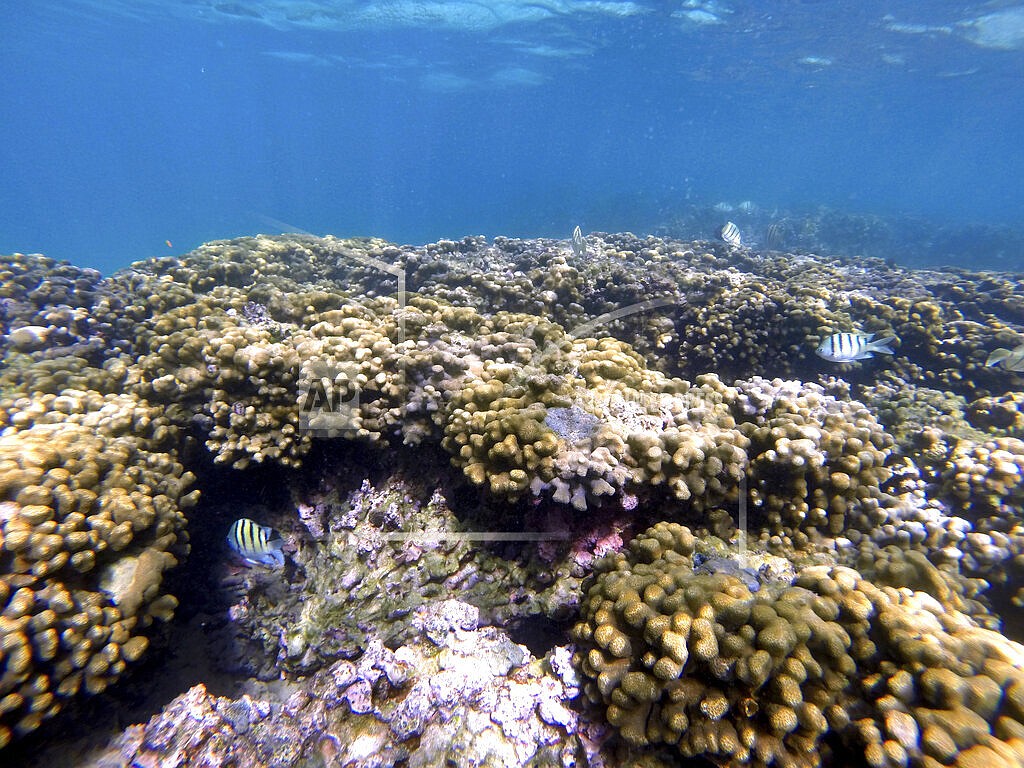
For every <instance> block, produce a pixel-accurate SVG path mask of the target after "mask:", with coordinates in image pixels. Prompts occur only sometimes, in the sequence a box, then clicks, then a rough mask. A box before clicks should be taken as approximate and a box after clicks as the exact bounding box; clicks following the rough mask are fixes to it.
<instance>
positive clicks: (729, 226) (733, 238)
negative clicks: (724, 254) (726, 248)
mask: <svg viewBox="0 0 1024 768" xmlns="http://www.w3.org/2000/svg"><path fill="white" fill-rule="evenodd" d="M718 236H719V237H720V238H722V240H724V241H725V242H726V243H728V244H729V245H742V242H741V238H740V228H739V227H737V226H736V225H735V224H733V223H732V222H731V221H727V222H725V226H724V227H722V229H721V231H720V232H719V233H718Z"/></svg>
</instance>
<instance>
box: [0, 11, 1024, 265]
mask: <svg viewBox="0 0 1024 768" xmlns="http://www.w3.org/2000/svg"><path fill="white" fill-rule="evenodd" d="M0 32H2V37H0V39H2V40H3V45H2V46H0V82H2V83H3V87H2V89H0V108H2V111H0V114H2V115H3V119H2V120H0V169H2V185H0V252H10V251H40V252H43V253H46V254H48V255H50V256H54V257H57V258H65V259H69V260H72V261H74V262H75V263H78V264H82V265H88V266H95V267H99V268H100V269H102V270H104V271H110V270H112V269H115V268H117V267H120V266H123V265H125V264H127V263H128V262H130V261H132V260H135V259H138V258H143V257H146V256H151V255H160V254H168V253H181V252H183V251H186V250H188V249H190V248H192V247H194V246H196V245H197V244H199V243H201V242H203V241H205V240H209V239H215V238H223V237H232V236H236V235H241V234H250V233H253V232H258V231H263V232H279V231H282V230H284V229H290V230H294V229H303V230H308V231H312V232H315V233H318V234H322V233H328V232H331V233H336V234H340V235H377V236H381V237H385V238H388V239H391V240H395V241H399V242H426V241H429V240H433V239H437V238H442V237H461V236H462V235H465V234H485V235H496V234H507V235H516V236H537V235H554V236H559V237H566V236H568V233H569V232H570V231H571V229H572V227H573V226H574V225H575V224H580V225H581V226H582V227H583V229H584V230H585V231H589V230H606V231H614V230H622V229H629V230H633V231H638V232H641V231H652V230H654V229H656V228H657V227H658V226H659V225H660V224H662V223H664V222H665V221H666V220H668V219H670V218H671V217H672V216H673V214H674V212H676V211H679V210H681V209H683V208H685V207H686V206H689V205H695V204H698V203H701V204H713V203H715V202H718V201H728V202H730V203H732V204H735V203H738V202H739V201H742V200H752V201H754V202H756V203H757V204H758V205H759V206H761V207H762V208H764V209H771V208H773V207H774V208H783V209H787V208H793V207H800V206H807V207H813V206H818V205H827V206H831V207H835V208H837V209H840V210H844V211H855V212H865V213H878V214H884V215H889V214H907V215H913V216H923V217H927V218H930V219H934V220H935V221H936V222H942V223H945V224H948V223H950V222H954V223H963V224H979V223H980V224H995V225H1005V226H1009V227H1021V228H1024V195H1022V191H1021V190H1022V187H1021V178H1022V177H1024V150H1022V142H1021V139H1022V129H1021V126H1022V125H1024V5H1020V4H1015V3H1012V2H1011V3H969V4H964V3H962V2H946V1H945V0H935V1H933V2H929V3H920V2H909V1H907V0H901V1H900V2H876V0H862V1H861V2H857V3H837V2H825V1H822V2H814V1H812V0H805V1H804V2H795V1H794V0H786V1H783V0H778V1H776V2H763V1H762V2H755V1H754V0H750V1H748V2H738V1H736V2H725V1H723V2H717V0H710V1H709V2H697V1H696V0H691V1H690V2H632V3H627V2H568V1H562V2H532V3H531V2H511V1H509V0H507V1H506V2H503V3H458V2H455V3H452V2H448V3H427V2H387V3H383V2H339V1H335V2H291V3H289V2H244V0H239V2H236V3H216V2H206V1H203V0H191V1H189V0H178V1H177V2H174V1H173V0H159V1H158V0H134V1H129V0H124V2H116V1H115V2H99V1H98V0H95V1H92V2H89V1H86V0H60V1H51V2H45V3H44V2H38V3H5V4H3V8H2V10H0ZM168 242H169V243H170V245H168V244H167V243H168ZM1017 266H1019V267H1020V268H1024V264H1020V265H1017Z"/></svg>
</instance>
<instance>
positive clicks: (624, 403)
mask: <svg viewBox="0 0 1024 768" xmlns="http://www.w3.org/2000/svg"><path fill="white" fill-rule="evenodd" d="M740 213H742V214H743V215H745V216H748V217H749V218H750V219H751V220H753V219H754V218H755V217H756V215H757V212H756V211H741V212H740ZM748 224H749V222H748ZM748 224H745V225H744V226H745V227H747V229H748V230H749V229H750V228H751V227H750V226H748ZM811 234H813V230H810V229H801V230H799V231H795V232H794V233H793V235H792V236H795V237H809V236H811ZM0 276H2V280H3V282H2V284H0V295H2V297H3V298H4V304H3V306H4V317H3V322H4V331H5V334H4V336H3V341H2V352H3V367H2V368H0V391H2V393H3V397H2V399H0V414H2V419H3V424H4V430H3V432H2V433H0V494H2V495H3V498H2V499H0V536H2V547H3V549H2V550H0V551H2V555H0V597H2V601H0V619H2V620H0V648H2V649H3V652H4V654H5V655H4V657H3V661H4V665H5V666H4V674H3V677H2V678H0V729H2V730H0V735H2V736H3V737H4V739H5V740H6V739H8V738H11V739H14V741H13V743H12V744H9V745H7V746H5V747H2V748H0V749H2V750H3V759H4V760H5V764H12V765H25V766H42V765H47V766H53V765H67V766H75V768H79V767H81V768H85V767H86V766H111V765H139V766H150V765H161V766H165V765H166V766H170V765H195V764H200V763H203V761H210V762H211V764H227V763H228V762H230V761H233V762H232V763H231V764H236V765H245V766H248V765H275V766H303V765H310V766H312V765H317V766H340V765H359V766H364V765H365V766H371V765H382V766H383V765H388V766H391V765H439V766H440V765H445V764H450V763H446V761H454V763H455V764H457V765H471V764H478V763H479V762H480V761H482V760H484V758H485V756H486V755H491V758H490V759H499V760H500V761H501V763H502V764H503V765H524V766H525V765H527V764H530V765H551V766H568V765H580V764H587V765H593V766H602V765H608V766H611V765H641V764H643V765H659V766H673V765H704V764H708V763H705V762H704V761H705V760H711V761H718V762H721V763H724V764H727V765H735V766H744V765H754V766H760V765H771V764H773V761H779V760H790V761H792V762H793V764H795V765H800V766H816V765H819V764H820V765H824V766H839V765H843V766H846V765H868V764H877V763H878V762H879V761H880V760H881V761H882V762H881V764H885V765H893V766H897V765H909V766H924V765H930V764H932V763H931V762H929V761H930V760H931V761H938V762H939V763H940V764H942V765H963V766H967V765H971V764H972V763H971V761H972V760H975V759H978V758H980V757H984V758H985V759H986V760H987V761H988V762H990V764H991V765H993V766H1016V765H1020V764H1021V763H1022V762H1024V760H1022V755H1024V740H1022V737H1021V734H1022V733H1024V708H1022V707H1021V706H1020V704H1019V700H1020V691H1021V690H1024V646H1021V645H1019V644H1018V643H1017V641H1018V640H1020V639H1021V630H1020V628H1021V626H1022V625H1021V613H1020V604H1021V599H1022V594H1024V593H1022V592H1021V586H1020V585H1021V583H1022V582H1021V573H1020V568H1021V565H1020V564H1021V562H1022V560H1024V556H1022V552H1024V537H1022V534H1021V531H1022V528H1021V519H1020V513H1021V509H1022V505H1024V485H1022V482H1021V478H1022V475H1024V389H1022V378H1021V372H1020V371H1019V370H1017V369H1016V368H1017V357H1015V356H1014V354H1015V353H1014V350H1016V349H1017V348H1018V347H1019V346H1020V345H1021V344H1022V343H1024V304H1022V298H1021V297H1022V296H1024V290H1022V287H1024V286H1022V282H1021V281H1022V278H1021V276H1020V275H1019V274H1015V273H1012V272H971V271H968V270H964V269H956V270H925V269H908V268H906V267H902V266H898V265H895V264H893V263H891V262H886V261H883V260H880V259H868V258H849V257H829V256H822V255H816V254H814V253H810V252H806V251H801V252H791V251H787V250H785V249H784V248H783V249H777V250H766V249H763V248H760V247H757V246H756V244H755V246H754V247H750V246H747V245H739V246H736V245H730V244H727V243H723V242H721V241H708V240H696V241H695V240H680V239H673V238H658V237H644V238H641V237H636V236H634V235H631V234H629V233H620V234H609V233H601V232H594V233H581V234H580V236H579V238H577V240H576V241H575V242H570V241H566V240H545V239H526V240H519V239H510V238H503V237H499V238H495V239H494V240H493V241H489V240H486V239H484V238H479V237H478V238H465V239H463V240H459V241H451V240H444V241H439V242H436V243H430V244H427V245H425V246H415V247H414V246H401V245H396V244H393V243H389V242H387V241H384V240H379V239H338V238H316V237H311V236H308V235H288V236H265V235H258V236H253V237H245V238H238V239H235V240H224V241H216V242H212V243H208V244H205V245H203V246H202V247H200V248H198V249H196V250H195V251H193V252H190V253H188V254H184V255H182V256H180V257H173V258H170V257H168V258H162V259H152V260H148V261H144V262H137V263H136V264H134V265H132V267H131V268H130V269H127V270H123V271H121V272H118V273H116V274H114V275H113V276H111V277H109V278H103V277H101V276H100V275H99V274H98V273H97V272H95V271H93V270H88V269H82V268H79V267H75V266H73V265H70V264H66V263H56V262H53V261H52V260H49V259H47V258H45V257H42V256H38V255H35V256H32V255H29V256H25V255H13V256H9V257H5V258H4V268H3V270H0ZM858 333H863V334H864V335H865V336H866V335H869V334H870V335H873V336H874V337H875V338H877V339H882V338H888V337H890V336H894V337H896V340H895V341H891V342H888V343H887V344H888V345H891V346H890V348H891V353H882V352H879V353H876V354H875V356H874V357H871V358H863V359H858V360H849V361H840V362H834V361H831V360H828V359H824V358H823V357H822V356H821V355H819V354H816V349H821V348H825V345H826V343H827V342H828V341H829V340H830V339H833V342H832V346H831V347H828V349H830V350H831V352H830V353H829V355H830V356H831V357H833V358H834V357H836V352H837V351H839V352H842V351H844V350H846V352H847V353H848V354H852V352H850V350H852V349H854V347H853V346H851V345H853V344H854V340H855V339H856V338H858V337H857V336H856V334H858ZM835 334H845V336H844V337H843V338H844V340H843V341H842V342H839V341H835V340H834V338H835ZM864 343H868V342H867V341H865V342H864ZM999 349H1003V350H1006V354H1002V355H1001V357H1002V358H1003V359H1002V362H1000V363H998V364H990V363H992V361H993V360H994V359H997V358H999V357H1000V355H999V354H998V353H997V350H999ZM994 353H996V355H995V357H993V354H994ZM239 518H250V519H252V520H254V521H256V523H257V524H259V525H265V526H268V528H269V529H270V530H271V531H272V532H273V534H274V535H275V536H276V535H279V536H280V539H281V543H280V545H276V546H280V548H281V551H282V553H283V555H284V564H283V566H281V567H276V566H275V565H274V559H270V560H268V561H267V563H268V564H267V565H253V564H252V563H246V562H245V561H244V560H243V559H242V558H243V557H249V558H256V557H258V556H259V555H260V554H261V553H264V550H260V549H258V547H259V546H264V545H266V546H269V542H270V541H271V540H274V541H276V539H272V538H271V537H270V536H268V539H267V541H264V542H263V543H262V544H261V543H260V542H257V541H256V540H250V541H239V540H238V539H237V538H235V539H234V540H233V542H232V543H230V544H229V542H228V541H226V537H228V531H229V529H231V528H232V523H233V522H234V521H236V520H238V519H239ZM495 756H497V757H495ZM8 761H9V762H8ZM203 764H205V763H203Z"/></svg>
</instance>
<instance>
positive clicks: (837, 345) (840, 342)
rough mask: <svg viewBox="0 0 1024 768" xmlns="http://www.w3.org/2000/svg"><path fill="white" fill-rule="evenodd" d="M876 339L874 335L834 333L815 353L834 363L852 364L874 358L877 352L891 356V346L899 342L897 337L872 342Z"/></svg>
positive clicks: (887, 337)
mask: <svg viewBox="0 0 1024 768" xmlns="http://www.w3.org/2000/svg"><path fill="white" fill-rule="evenodd" d="M874 337H875V334H873V333H833V334H832V335H831V336H829V337H828V338H826V339H825V340H824V341H822V342H821V344H819V345H818V348H817V349H816V350H815V352H817V354H818V356H819V357H823V358H825V359H826V360H828V361H830V362H833V363H852V362H853V361H854V360H866V359H867V358H869V357H874V354H873V353H875V352H881V353H882V354H884V355H891V354H892V353H893V351H892V347H890V346H889V345H890V344H892V343H893V342H894V341H899V339H897V338H896V337H895V336H886V337H885V338H884V339H878V340H877V341H872V339H873V338H874Z"/></svg>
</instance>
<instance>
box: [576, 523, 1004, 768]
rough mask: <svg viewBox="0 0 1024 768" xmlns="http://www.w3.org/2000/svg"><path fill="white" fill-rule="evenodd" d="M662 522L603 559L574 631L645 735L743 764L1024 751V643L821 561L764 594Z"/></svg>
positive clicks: (602, 699) (580, 654) (589, 661)
mask: <svg viewBox="0 0 1024 768" xmlns="http://www.w3.org/2000/svg"><path fill="white" fill-rule="evenodd" d="M694 550H695V541H694V538H693V535H692V534H691V533H690V531H689V530H688V529H686V528H684V527H682V526H680V525H677V524H671V523H659V524H658V525H656V526H654V527H653V528H651V529H650V530H648V531H647V532H646V533H645V534H642V535H640V536H638V537H637V538H636V539H634V541H633V542H632V543H631V544H630V546H629V551H628V552H627V553H623V554H619V555H615V556H610V557H608V558H606V559H605V560H603V561H601V562H599V563H598V564H597V567H596V569H595V577H594V579H593V581H592V584H591V585H590V587H589V589H588V591H587V595H586V598H585V600H584V603H583V606H582V620H581V621H580V623H578V624H577V625H576V627H575V628H574V630H573V635H574V638H575V640H576V642H577V643H578V649H577V655H576V659H577V663H578V664H579V665H580V668H581V669H582V671H583V673H584V675H585V676H586V677H587V678H588V682H587V684H586V688H585V690H586V692H587V695H588V697H589V698H590V699H591V700H592V701H594V702H596V703H600V704H603V705H604V706H605V707H606V708H607V717H608V720H609V722H610V723H612V724H613V725H615V726H616V727H617V728H618V730H619V733H620V734H621V735H622V737H623V738H624V739H625V740H626V741H627V742H629V743H630V744H634V745H647V744H659V743H660V744H673V745H675V746H676V748H677V749H678V750H679V752H680V753H681V754H683V755H685V756H698V755H704V756H707V757H711V758H714V759H716V760H719V761H722V762H724V763H726V764H729V765H753V766H766V767H767V766H775V765H790V766H817V765H820V764H821V761H822V757H823V755H829V754H831V753H832V752H833V751H836V750H842V749H851V750H853V751H854V753H856V754H864V755H865V756H866V758H867V761H868V764H869V765H891V766H896V765H929V764H933V763H931V762H929V761H938V763H939V764H943V765H957V766H965V767H966V766H970V765H975V764H976V763H975V761H976V760H977V759H980V758H982V756H985V759H986V760H989V761H991V764H992V765H1001V766H1003V765H1005V766H1011V765H1018V764H1020V761H1021V760H1024V709H1021V708H1020V707H1019V706H1018V705H1017V703H1016V699H1017V692H1018V690H1024V647H1022V646H1020V645H1018V644H1016V643H1013V642H1011V641H1009V640H1007V639H1005V638H1004V637H1002V636H1001V635H999V634H997V633H995V632H992V631H989V630H986V629H982V628H979V627H978V626H977V625H975V624H974V623H973V622H972V621H971V620H970V619H969V618H968V617H966V616H965V615H963V614H961V613H959V612H957V611H955V610H952V609H948V608H944V607H943V606H942V605H940V604H939V603H938V602H937V601H935V600H934V599H933V598H931V597H930V596H928V595H926V594H924V593H921V592H913V591H911V590H910V589H906V588H902V589H897V588H893V587H878V586H875V585H874V584H872V583H870V582H868V581H866V580H864V579H863V578H861V576H860V575H859V574H858V573H857V572H856V571H855V570H853V569H850V568H844V567H831V566H811V567H808V568H804V569H803V570H801V571H800V572H799V573H798V574H797V577H796V579H795V581H794V582H793V584H792V586H770V585H768V586H766V587H765V588H762V589H761V590H760V591H759V592H757V593H756V594H751V592H750V591H749V589H748V588H747V587H746V586H745V585H744V584H743V582H742V581H740V580H739V579H737V578H735V577H733V576H730V575H725V574H713V575H705V574H701V573H695V572H694V568H693V559H692V555H693V553H694Z"/></svg>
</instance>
